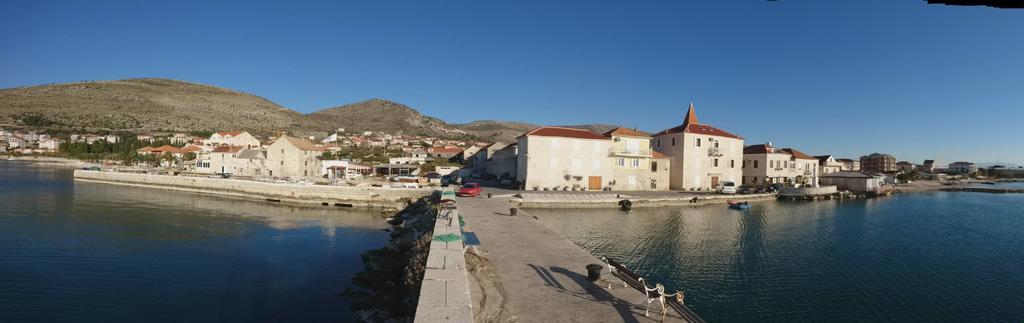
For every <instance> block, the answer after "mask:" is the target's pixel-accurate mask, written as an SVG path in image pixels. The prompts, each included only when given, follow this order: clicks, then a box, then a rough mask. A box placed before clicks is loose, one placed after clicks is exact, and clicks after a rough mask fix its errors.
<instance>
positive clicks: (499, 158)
mask: <svg viewBox="0 0 1024 323" xmlns="http://www.w3.org/2000/svg"><path fill="white" fill-rule="evenodd" d="M518 160H519V143H512V144H510V145H508V146H505V148H501V149H498V150H496V151H494V155H493V156H491V158H490V160H488V161H487V163H488V165H487V174H488V175H494V177H497V178H502V179H504V178H510V179H515V178H516V172H517V167H516V163H517V161H518Z"/></svg>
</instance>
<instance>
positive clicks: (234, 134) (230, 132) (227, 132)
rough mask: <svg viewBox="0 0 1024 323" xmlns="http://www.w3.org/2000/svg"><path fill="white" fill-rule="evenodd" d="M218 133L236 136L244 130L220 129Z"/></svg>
mask: <svg viewBox="0 0 1024 323" xmlns="http://www.w3.org/2000/svg"><path fill="white" fill-rule="evenodd" d="M217 134H218V135H221V136H232V137H234V136H237V135H240V134H242V132H241V131H218V132H217Z"/></svg>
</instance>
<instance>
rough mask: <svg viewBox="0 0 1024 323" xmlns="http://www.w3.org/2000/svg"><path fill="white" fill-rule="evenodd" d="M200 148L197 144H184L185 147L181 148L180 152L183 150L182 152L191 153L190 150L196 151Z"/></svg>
mask: <svg viewBox="0 0 1024 323" xmlns="http://www.w3.org/2000/svg"><path fill="white" fill-rule="evenodd" d="M200 150H203V149H202V148H199V146H185V147H182V148H181V152H184V153H192V152H197V151H200Z"/></svg>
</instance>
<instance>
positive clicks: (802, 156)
mask: <svg viewBox="0 0 1024 323" xmlns="http://www.w3.org/2000/svg"><path fill="white" fill-rule="evenodd" d="M782 150H784V151H786V152H787V153H789V154H790V155H793V157H794V158H796V159H812V160H818V159H817V158H814V157H812V156H811V155H808V154H805V153H803V152H801V151H799V150H796V149H793V148H782Z"/></svg>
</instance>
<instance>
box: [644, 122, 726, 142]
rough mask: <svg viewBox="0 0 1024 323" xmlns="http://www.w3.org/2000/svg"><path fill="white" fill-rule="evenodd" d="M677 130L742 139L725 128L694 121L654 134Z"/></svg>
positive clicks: (676, 131)
mask: <svg viewBox="0 0 1024 323" xmlns="http://www.w3.org/2000/svg"><path fill="white" fill-rule="evenodd" d="M679 132H685V133H696V134H702V135H709V136H718V137H726V138H735V139H743V137H740V136H737V135H734V134H732V133H729V132H728V131H725V130H722V129H718V128H715V127H712V126H709V125H706V124H694V123H691V124H686V125H679V126H676V127H674V128H669V129H665V130H662V131H661V132H658V133H656V134H654V135H655V136H659V135H665V134H670V133H679Z"/></svg>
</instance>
